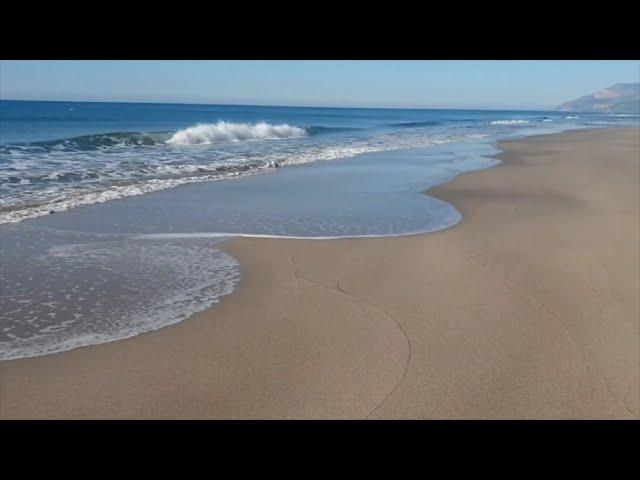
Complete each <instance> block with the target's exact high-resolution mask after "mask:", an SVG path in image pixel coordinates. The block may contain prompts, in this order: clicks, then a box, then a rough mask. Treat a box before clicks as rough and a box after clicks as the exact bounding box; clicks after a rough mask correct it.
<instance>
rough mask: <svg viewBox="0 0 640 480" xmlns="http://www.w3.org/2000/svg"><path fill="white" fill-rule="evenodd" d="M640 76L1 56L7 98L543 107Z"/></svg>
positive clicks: (397, 64)
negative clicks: (72, 59)
mask: <svg viewBox="0 0 640 480" xmlns="http://www.w3.org/2000/svg"><path fill="white" fill-rule="evenodd" d="M639 81H640V61H604V60H602V61H560V60H556V61H488V60H485V61H347V60H344V61H296V60H291V61H266V60H265V61H190V60H177V61H134V60H128V61H4V60H2V61H0V98H2V99H21V100H65V101H113V102H158V103H214V104H245V105H296V106H334V107H397V108H480V109H537V110H544V109H549V108H553V107H556V106H557V105H559V104H561V103H564V102H566V101H569V100H573V99H575V98H577V97H580V96H582V95H588V94H591V93H594V92H595V91H597V90H601V89H603V88H606V87H609V86H611V85H613V84H615V83H631V82H639Z"/></svg>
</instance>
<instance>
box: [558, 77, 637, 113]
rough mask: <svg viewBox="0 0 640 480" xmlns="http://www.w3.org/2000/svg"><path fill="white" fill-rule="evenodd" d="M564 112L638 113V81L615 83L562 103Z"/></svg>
mask: <svg viewBox="0 0 640 480" xmlns="http://www.w3.org/2000/svg"><path fill="white" fill-rule="evenodd" d="M556 110H563V111H566V112H605V113H640V83H616V84H615V85H613V86H612V87H609V88H605V89H604V90H600V91H599V92H596V93H594V94H593V95H587V96H585V97H580V98H578V99H577V100H573V101H571V102H567V103H563V104H562V105H560V106H559V107H557V109H556Z"/></svg>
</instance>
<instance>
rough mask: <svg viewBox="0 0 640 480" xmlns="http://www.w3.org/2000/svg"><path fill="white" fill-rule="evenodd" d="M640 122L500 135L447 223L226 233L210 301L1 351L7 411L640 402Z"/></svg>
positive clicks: (454, 197)
mask: <svg viewBox="0 0 640 480" xmlns="http://www.w3.org/2000/svg"><path fill="white" fill-rule="evenodd" d="M639 133H640V132H639V131H638V129H616V130H593V131H582V132H570V133H564V134H559V135H552V136H540V137H534V138H530V139H527V140H522V141H510V142H505V143H502V144H501V147H500V148H501V149H502V150H503V151H504V153H503V154H501V155H500V156H499V158H500V159H501V160H503V161H504V163H503V164H502V165H500V166H498V167H495V168H491V169H487V170H482V171H477V172H471V173H465V174H463V175H461V176H459V177H458V178H456V179H455V180H453V181H452V182H450V183H448V184H446V185H442V186H440V187H438V188H436V189H432V190H430V191H429V192H428V193H429V195H433V196H436V197H438V198H441V199H444V200H446V201H448V202H450V203H452V204H453V205H455V206H456V207H457V208H458V209H459V210H460V211H461V213H462V215H463V220H462V222H461V223H459V224H458V225H456V226H455V227H452V228H450V229H447V230H444V231H441V232H437V233H431V234H427V235H418V236H410V237H398V238H378V239H343V240H325V241H317V240H283V239H264V238H237V239H233V240H232V241H230V242H228V243H226V244H224V245H223V246H222V249H223V250H225V251H228V252H229V253H231V254H232V255H234V256H235V257H236V258H237V259H238V260H239V262H240V264H241V265H242V269H243V272H242V274H243V278H242V281H241V283H240V285H239V287H238V288H237V290H236V291H235V292H234V294H232V295H231V296H227V297H225V298H224V299H223V301H222V302H221V303H220V304H219V305H217V306H216V307H215V308H213V309H212V310H209V311H206V312H203V313H201V314H198V315H196V316H194V317H192V318H191V319H189V320H187V321H185V322H182V323H180V324H178V325H175V326H172V327H167V328H164V329H162V330H158V331H156V332H151V333H147V334H143V335H140V336H138V337H134V338H131V339H127V340H123V341H118V342H113V343H109V344H103V345H97V346H92V347H84V348H79V349H76V350H72V351H69V352H64V353H60V354H55V355H49V356H45V357H39V358H31V359H22V360H13V361H5V362H0V380H1V383H0V418H350V419H356V418H407V419H411V418H416V419H417V418H420V419H436V418H437V419H441V418H451V419H454V418H640V414H639V412H640V393H639V390H640V385H639V370H640V351H639V345H640V332H639V323H640V320H639V318H640V312H639V297H640V254H639V248H640V211H639V210H640V146H639V136H640V135H639ZM218 247H219V246H218Z"/></svg>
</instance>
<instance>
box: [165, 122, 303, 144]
mask: <svg viewBox="0 0 640 480" xmlns="http://www.w3.org/2000/svg"><path fill="white" fill-rule="evenodd" d="M306 135H307V131H306V130H305V129H303V128H300V127H294V126H292V125H288V124H286V123H284V124H282V125H271V124H269V123H266V122H260V123H255V124H250V123H232V122H223V121H220V122H218V123H209V124H200V125H195V126H193V127H189V128H185V129H183V130H178V131H177V132H176V133H174V134H173V135H172V136H171V138H169V139H168V140H167V143H169V144H172V145H210V144H212V143H229V142H242V141H246V140H267V139H279V138H296V137H304V136H306Z"/></svg>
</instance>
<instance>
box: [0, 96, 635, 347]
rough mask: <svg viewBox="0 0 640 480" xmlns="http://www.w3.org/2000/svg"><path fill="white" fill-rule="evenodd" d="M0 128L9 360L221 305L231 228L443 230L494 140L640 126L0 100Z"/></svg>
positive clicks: (234, 268)
mask: <svg viewBox="0 0 640 480" xmlns="http://www.w3.org/2000/svg"><path fill="white" fill-rule="evenodd" d="M0 122H1V123H0V241H2V256H3V262H2V269H3V275H2V278H0V282H2V290H1V291H0V360H2V359H12V358H20V357H24V356H33V355H42V354H47V353H53V352H57V351H62V350H67V349H69V348H74V347H77V346H82V345H88V344H94V343H102V342H105V341H111V340H116V339H119V338H126V337H129V336H132V335H136V334H138V333H141V332H144V331H149V330H153V329H157V328H160V327H162V326H165V325H169V324H172V323H175V322H177V321H180V320H182V319H184V318H186V317H188V316H189V315H191V314H192V313H194V312H197V311H200V310H203V309H205V308H208V307H210V306H212V305H213V304H215V303H216V302H217V301H218V299H219V298H220V297H221V296H223V295H226V294H229V293H231V292H232V291H233V288H234V287H235V285H236V284H237V282H238V281H240V277H239V266H238V264H237V261H236V260H235V259H233V258H232V257H231V256H229V255H228V254H225V253H223V252H221V251H220V250H217V249H216V248H215V244H216V243H217V242H219V241H224V239H225V238H228V237H232V236H234V235H254V236H256V235H259V236H285V237H302V238H309V237H312V238H333V237H353V236H381V235H403V234H409V233H424V232H430V231H435V230H439V229H442V228H446V227H448V226H450V225H453V224H455V223H457V222H458V221H460V218H461V217H460V214H459V212H458V211H457V210H456V209H455V207H454V206H453V205H450V204H448V203H446V202H444V201H441V200H439V199H436V198H432V197H429V196H427V195H423V194H422V192H424V191H425V190H426V189H428V188H429V187H431V186H434V185H438V184H441V183H443V182H446V181H449V180H450V179H452V178H453V177H455V176H456V175H458V174H459V173H461V172H465V171H470V170H474V169H480V168H487V167H490V166H492V165H495V164H496V163H498V161H497V160H495V159H494V158H492V157H491V155H493V154H495V153H497V152H498V151H497V150H496V141H498V140H501V139H506V138H518V137H523V136H527V135H535V134H541V133H554V132H559V131H564V130H571V129H579V128H593V127H608V126H623V125H634V126H637V124H638V117H637V116H635V117H629V116H611V115H596V114H587V113H584V114H582V113H577V114H576V113H565V112H532V111H474V110H409V109H398V110H393V109H351V108H349V109H346V108H302V107H259V106H217V105H168V104H166V105H165V104H117V103H75V102H22V101H1V102H0ZM278 167H279V168H278ZM51 212H55V215H52V214H51Z"/></svg>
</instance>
